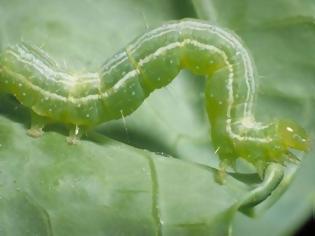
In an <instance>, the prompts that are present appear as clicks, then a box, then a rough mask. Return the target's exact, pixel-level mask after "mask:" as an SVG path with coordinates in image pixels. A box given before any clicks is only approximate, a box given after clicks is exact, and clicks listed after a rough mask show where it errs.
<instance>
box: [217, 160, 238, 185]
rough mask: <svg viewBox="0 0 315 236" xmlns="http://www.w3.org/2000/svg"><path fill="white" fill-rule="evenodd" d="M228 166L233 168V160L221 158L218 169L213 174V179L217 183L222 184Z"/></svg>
mask: <svg viewBox="0 0 315 236" xmlns="http://www.w3.org/2000/svg"><path fill="white" fill-rule="evenodd" d="M229 167H233V168H234V169H235V162H234V161H230V160H228V159H223V160H221V162H220V166H219V170H218V172H217V173H216V175H215V180H216V182H217V183H219V184H224V180H225V177H226V170H227V168H229Z"/></svg>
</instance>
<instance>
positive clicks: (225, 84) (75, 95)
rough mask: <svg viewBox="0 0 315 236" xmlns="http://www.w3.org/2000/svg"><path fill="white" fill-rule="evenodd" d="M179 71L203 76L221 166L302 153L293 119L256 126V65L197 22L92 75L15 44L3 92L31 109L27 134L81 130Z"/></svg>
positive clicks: (143, 40) (172, 29)
mask: <svg viewBox="0 0 315 236" xmlns="http://www.w3.org/2000/svg"><path fill="white" fill-rule="evenodd" d="M182 69H188V70H190V71H191V72H192V73H194V74H196V75H203V76H205V78H206V89H205V94H206V99H205V104H206V109H207V113H208V117H209V121H210V124H211V136H212V141H213V145H214V147H215V149H216V150H217V153H218V155H219V157H220V159H221V164H222V167H223V168H224V167H225V166H226V165H233V164H234V162H235V160H236V159H237V158H239V157H240V158H244V159H246V160H247V161H249V162H251V163H253V164H254V165H256V167H259V166H260V165H261V164H264V163H268V162H279V163H283V162H284V161H286V160H288V157H289V158H290V157H294V156H293V154H292V153H291V152H290V151H289V149H290V148H293V149H297V150H300V151H306V150H307V149H308V146H309V139H308V136H307V134H306V132H305V131H304V130H303V129H302V128H301V127H300V126H298V125H297V124H296V123H294V122H292V121H285V120H276V121H273V122H270V123H267V124H264V123H261V122H257V121H256V120H255V118H254V112H253V106H254V100H255V94H256V82H255V72H254V64H253V61H252V59H251V57H250V55H249V53H248V51H247V50H246V48H245V47H244V46H243V45H242V43H241V41H240V40H239V38H238V37H237V36H235V35H234V34H233V33H231V32H229V31H227V30H224V29H221V28H219V27H217V26H213V25H209V24H208V23H205V22H202V21H199V20H191V19H189V20H181V21H175V22H170V23H168V24H164V25H162V26H160V27H158V28H156V29H154V30H152V31H149V32H147V33H145V34H144V35H142V36H140V37H139V38H137V39H135V40H134V41H133V42H132V43H130V44H129V45H128V46H127V47H125V48H124V49H123V50H121V51H120V52H118V53H117V54H115V55H114V56H113V57H112V58H110V59H109V60H108V61H107V62H106V63H105V64H104V65H103V66H102V67H101V69H100V71H99V72H96V73H88V74H83V75H74V74H69V73H67V72H65V71H63V70H62V69H60V67H58V65H57V64H56V63H55V62H54V61H53V60H52V59H50V58H49V56H48V55H47V54H46V53H45V52H43V51H42V50H41V49H39V48H37V47H34V46H30V45H26V44H19V45H15V46H13V47H10V48H8V49H7V50H5V51H4V52H3V53H2V55H1V58H0V88H1V90H2V91H4V92H6V93H9V94H13V95H14V96H15V97H16V98H17V99H18V100H19V101H20V102H21V103H22V104H23V105H24V106H26V107H29V108H30V109H31V111H32V114H33V116H32V118H33V120H32V126H31V128H30V130H29V134H30V135H32V136H39V135H40V134H41V133H42V128H43V127H44V126H45V124H47V122H49V121H54V122H62V123H65V124H70V125H72V126H73V129H72V131H71V138H70V139H69V141H70V142H74V141H75V140H76V137H78V136H79V135H80V129H81V128H88V127H93V126H95V125H97V124H99V123H102V122H106V121H110V120H114V119H119V118H121V114H124V115H128V114H130V113H132V112H133V111H135V110H136V109H137V108H138V107H139V106H140V105H141V103H142V102H143V101H144V100H145V99H146V97H148V96H149V94H150V93H151V92H152V91H154V90H156V89H158V88H162V87H164V86H166V85H167V84H169V83H170V82H171V81H172V80H173V79H174V78H175V77H176V75H177V74H178V73H179V71H180V70H182Z"/></svg>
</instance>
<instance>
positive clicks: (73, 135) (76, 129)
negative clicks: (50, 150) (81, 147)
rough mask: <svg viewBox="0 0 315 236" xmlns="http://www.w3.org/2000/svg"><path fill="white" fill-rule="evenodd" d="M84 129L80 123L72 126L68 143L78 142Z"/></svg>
mask: <svg viewBox="0 0 315 236" xmlns="http://www.w3.org/2000/svg"><path fill="white" fill-rule="evenodd" d="M83 131H84V129H83V128H82V127H80V126H78V125H73V126H71V127H70V132H69V136H68V137H67V143H68V144H71V145H73V144H78V142H79V141H80V138H81V137H82V135H83Z"/></svg>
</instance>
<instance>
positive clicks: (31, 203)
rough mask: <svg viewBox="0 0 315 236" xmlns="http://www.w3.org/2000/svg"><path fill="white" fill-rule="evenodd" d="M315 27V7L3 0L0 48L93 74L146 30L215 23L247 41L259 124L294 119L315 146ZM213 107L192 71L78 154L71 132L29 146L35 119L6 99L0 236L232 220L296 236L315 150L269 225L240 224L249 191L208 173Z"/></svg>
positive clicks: (126, 231) (272, 1) (209, 228)
mask: <svg viewBox="0 0 315 236" xmlns="http://www.w3.org/2000/svg"><path fill="white" fill-rule="evenodd" d="M314 16H315V3H314V1H312V0H308V1H305V0H304V1H303V0H302V1H294V0H267V1H261V0H247V1H245V0H238V1H235V0H217V1H210V0H199V1H198V0H195V1H188V0H184V1H180V0H172V1H169V0H159V1H157V0H156V1H154V0H119V1H113V0H112V1H110V0H103V1H100V0H98V1H97V0H86V1H75V0H68V1H61V0H60V1H59V0H55V1H48V0H47V1H46V0H45V1H42V0H41V1H40V0H37V1H36V0H27V1H22V0H0V39H1V40H0V46H1V48H2V49H3V48H5V47H6V46H8V45H11V44H14V43H17V42H20V41H21V40H23V41H27V42H31V43H34V44H36V45H39V46H41V47H43V48H44V49H45V50H46V51H47V52H49V54H51V55H52V56H53V57H54V58H55V59H56V60H57V61H58V62H60V64H61V65H62V66H63V67H65V68H67V70H68V71H70V72H75V73H78V72H86V71H95V70H97V68H98V67H99V65H100V64H101V63H102V62H104V60H105V59H106V58H108V57H110V56H111V55H112V54H113V53H115V52H116V51H117V50H118V49H120V48H122V47H124V46H125V45H126V44H127V43H128V42H130V41H131V40H132V39H133V38H135V37H136V36H138V35H141V34H142V33H143V32H145V31H146V30H147V29H148V28H152V27H156V26H159V25H160V24H161V23H163V22H165V21H168V20H173V19H180V18H185V17H195V18H202V19H206V20H208V21H209V22H212V23H216V24H218V25H220V26H223V27H226V28H229V29H232V30H233V31H235V32H236V33H237V34H238V35H239V36H240V37H241V38H242V39H243V41H244V42H245V44H246V45H247V47H248V48H249V50H250V51H251V53H252V55H253V58H254V60H255V61H256V67H257V71H258V80H259V94H258V104H257V106H256V109H257V117H258V118H259V119H260V120H268V119H270V118H271V117H287V118H292V119H295V120H297V121H299V123H301V124H302V125H303V126H304V127H305V128H306V129H307V130H308V132H309V133H310V134H311V137H312V138H314V131H315V130H314V128H315V124H314V122H313V113H314V109H313V108H314V95H313V91H314V88H315V80H314V74H315V63H314V61H315V60H314V59H315V44H314V41H315V27H314V26H315V25H314ZM203 98H204V93H203V80H202V79H201V78H196V77H194V76H192V75H191V74H190V73H188V72H185V71H184V72H182V73H181V74H180V75H179V76H178V77H177V78H176V79H175V80H174V81H173V82H172V83H171V84H170V85H169V86H167V87H166V88H164V89H161V90H158V91H156V92H154V93H153V94H152V95H151V96H150V97H149V98H148V99H147V100H145V102H144V104H143V105H142V106H141V107H140V108H139V109H138V110H137V111H136V112H134V113H133V114H132V115H131V116H129V117H126V118H125V119H121V120H118V121H113V122H108V123H106V124H104V125H101V126H99V127H97V128H96V130H97V131H98V132H99V133H101V134H104V135H105V136H100V135H98V136H97V135H91V136H90V137H89V138H87V140H84V141H81V143H80V144H79V145H77V146H68V145H67V144H66V143H65V130H64V128H63V127H60V126H57V127H56V126H53V127H49V128H48V132H47V133H45V135H44V137H42V138H40V139H31V138H29V137H27V136H26V135H25V130H26V128H27V127H28V125H29V115H28V112H27V110H26V109H25V108H23V107H20V106H18V104H17V103H16V102H15V101H14V100H12V99H11V98H8V97H7V96H2V97H1V103H0V104H1V105H0V114H1V116H0V207H1V212H0V232H3V234H4V235H10V236H11V235H70V234H73V235H87V234H93V235H104V232H106V234H107V235H155V234H156V235H159V234H160V235H161V234H163V235H208V234H209V232H210V233H212V234H213V235H220V234H227V233H228V231H229V229H228V226H229V225H230V223H231V222H232V232H233V235H247V234H249V235H251V234H255V235H276V236H277V235H292V234H293V232H294V231H295V230H296V229H297V228H298V227H299V226H300V225H301V224H302V223H303V222H304V221H305V220H306V219H307V218H308V217H310V216H311V214H312V205H314V201H315V190H314V189H315V187H314V186H315V181H314V180H315V171H314V166H315V158H314V155H313V151H312V150H311V152H310V153H309V154H307V155H306V156H305V158H304V160H303V161H302V163H301V166H300V168H299V170H298V172H297V174H296V176H295V178H294V180H293V182H292V183H291V185H290V187H289V189H288V190H287V191H286V192H285V194H284V195H283V196H282V197H281V198H280V199H279V200H278V201H277V202H276V204H275V205H273V206H272V207H271V208H270V209H268V210H267V211H266V212H264V214H262V215H260V216H259V217H258V218H248V217H247V216H244V215H243V214H241V213H236V216H235V211H236V208H235V206H236V205H237V202H238V201H239V199H240V196H243V195H244V194H246V193H247V191H248V186H247V185H244V184H243V183H242V182H241V181H237V180H235V179H234V178H230V177H228V179H227V184H226V185H225V186H220V185H218V184H216V183H215V182H214V181H213V173H214V172H215V170H213V169H211V168H207V167H205V165H207V166H208V165H210V166H214V167H215V166H217V163H218V159H217V157H216V155H215V154H214V153H213V150H212V148H211V140H209V137H208V130H209V125H208V122H207V119H206V115H205V112H204V109H203V108H204V107H203ZM266 111H268V112H266ZM170 156H172V157H175V158H176V159H174V158H171V157H170ZM178 159H180V160H178ZM196 163H199V164H201V165H199V164H196ZM245 183H246V181H245ZM156 206H157V207H156ZM233 216H235V217H233ZM22 232H23V233H22ZM0 234H1V233H0ZM1 235H2V234H1Z"/></svg>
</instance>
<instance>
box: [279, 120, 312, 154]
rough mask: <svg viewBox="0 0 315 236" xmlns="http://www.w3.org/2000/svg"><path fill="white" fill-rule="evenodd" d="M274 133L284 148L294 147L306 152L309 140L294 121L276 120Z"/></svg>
mask: <svg viewBox="0 0 315 236" xmlns="http://www.w3.org/2000/svg"><path fill="white" fill-rule="evenodd" d="M276 133H277V137H278V139H279V142H280V143H281V145H282V146H283V147H284V149H285V150H287V151H288V152H289V149H296V150H299V151H303V152H306V151H308V150H309V147H310V140H309V137H308V135H307V133H306V131H305V130H304V129H303V128H302V127H301V126H299V125H298V124H297V123H295V122H294V121H290V120H278V121H277V122H276Z"/></svg>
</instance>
